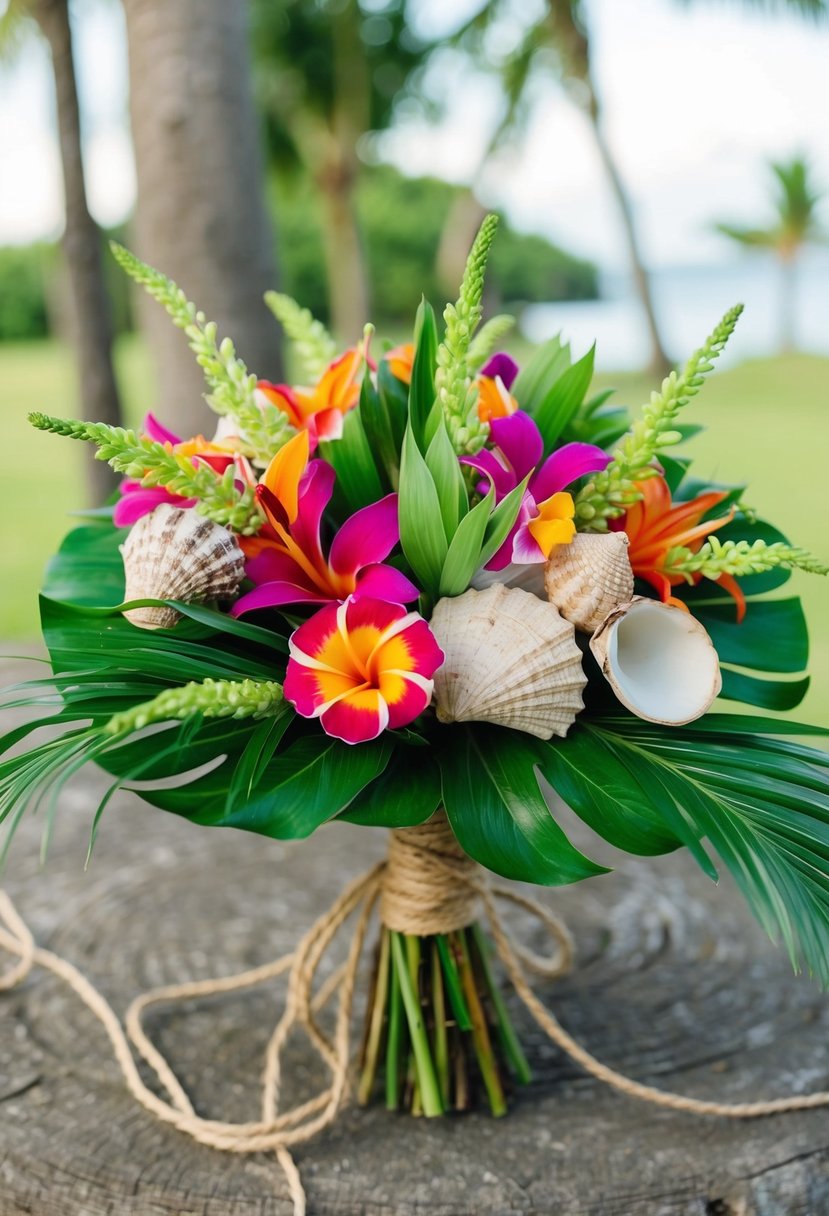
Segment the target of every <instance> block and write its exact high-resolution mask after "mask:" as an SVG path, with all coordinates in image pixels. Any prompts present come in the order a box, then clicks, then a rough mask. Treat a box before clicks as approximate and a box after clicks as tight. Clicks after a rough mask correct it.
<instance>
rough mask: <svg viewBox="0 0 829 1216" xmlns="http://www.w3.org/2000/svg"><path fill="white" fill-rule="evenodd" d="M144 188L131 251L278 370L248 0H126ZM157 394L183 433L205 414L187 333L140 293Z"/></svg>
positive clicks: (264, 366) (266, 366) (250, 361)
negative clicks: (268, 301) (268, 303)
mask: <svg viewBox="0 0 829 1216" xmlns="http://www.w3.org/2000/svg"><path fill="white" fill-rule="evenodd" d="M124 12H125V14H126V19H127V38H128V45H129V67H130V113H131V120H132V134H133V142H134V146H135V163H136V169H137V178H138V198H137V202H136V211H135V233H136V252H137V253H138V254H139V255H140V256H141V257H142V258H144V259H145V260H146V261H148V262H150V263H151V264H152V265H154V266H158V267H159V268H160V269H161V270H163V271H164V273H165V274H168V275H169V276H170V277H171V278H173V279H175V280H176V282H177V283H179V285H180V286H181V287H182V288H183V289H184V291H186V293H187V295H188V296H189V298H190V299H192V300H194V301H195V302H196V303H197V304H198V306H199V308H201V309H203V310H204V312H205V313H206V314H207V316H208V317H209V318H210V319H211V320H214V321H215V322H216V323H217V325H218V328H219V333H220V334H222V335H228V334H229V335H231V336H232V337H233V340H234V342H236V344H237V346H238V349H239V353H240V355H241V357H242V358H243V359H244V360H245V362H246V363H247V365H248V367H249V368H250V370H251V371H254V372H256V373H257V374H258V375H260V376H266V377H268V378H270V379H278V378H279V377H280V375H281V359H280V344H279V331H278V327H277V326H276V324H275V323H274V320H273V318H272V317H271V316H270V314H269V313H268V310H267V309H266V308H265V306H264V304H263V302H262V295H263V293H264V292H265V291H266V290H267V289H268V288H270V287H274V286H275V285H276V284H275V281H274V280H275V272H274V238H273V233H272V230H271V226H270V220H269V217H268V215H267V211H266V207H265V199H264V186H263V173H262V153H261V147H260V131H259V124H258V122H257V118H256V113H255V110H254V106H253V89H252V85H251V56H250V48H249V28H248V17H249V14H248V5H247V3H246V2H245V0H175V3H160V2H159V0H124ZM142 305H143V306H144V308H145V311H144V313H143V319H144V322H145V326H146V331H147V334H148V337H149V339H150V346H151V350H152V354H153V357H154V360H155V363H156V372H157V377H158V390H159V391H158V405H159V409H160V410H161V412H162V414H163V416H164V417H165V418H166V419H168V421H169V424H170V425H172V426H174V427H175V428H176V429H179V430H181V431H184V432H186V433H187V434H198V432H199V430H202V429H205V428H207V427H208V426H209V425H210V421H211V420H210V415H209V413H208V411H207V408H206V407H205V405H204V402H203V400H202V394H203V392H204V384H203V381H202V376H201V372H200V370H199V368H198V367H197V366H196V365H195V362H194V360H193V357H192V354H191V353H190V351H189V350H188V349H187V343H186V340H185V339H184V336H183V335H182V334H181V333H180V332H179V331H178V330H177V329H175V328H174V327H173V326H172V325H170V322H169V319H168V318H167V316H166V315H165V313H164V311H163V309H160V308H159V307H158V306H157V305H156V304H155V303H154V302H153V301H150V300H142Z"/></svg>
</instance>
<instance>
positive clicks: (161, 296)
mask: <svg viewBox="0 0 829 1216" xmlns="http://www.w3.org/2000/svg"><path fill="white" fill-rule="evenodd" d="M111 248H112V252H113V255H114V257H115V260H116V261H117V262H118V264H119V265H120V266H121V267H122V268H123V269H124V270H125V271H126V273H127V274H128V275H129V276H130V278H132V279H134V280H135V282H136V283H139V284H140V285H141V286H142V287H143V288H144V289H145V290H146V291H147V293H148V294H149V295H150V296H152V298H153V299H154V300H156V301H157V302H158V303H159V304H161V306H162V307H163V308H164V310H165V311H166V312H167V314H168V316H169V317H170V320H171V321H172V322H173V324H174V325H175V326H177V327H178V328H179V329H181V330H183V331H184V333H185V334H186V336H187V341H188V344H189V346H190V349H191V350H192V351H193V353H194V354H195V356H196V361H197V363H198V364H199V367H201V369H202V371H203V372H204V375H205V379H206V380H207V383H208V385H209V386H210V389H211V390H212V391H211V392H210V394H209V395H208V397H207V401H208V404H209V405H210V406H211V407H212V408H213V409H214V410H215V411H216V413H218V414H227V415H229V416H230V417H231V418H233V419H234V421H235V422H236V423H237V424H238V427H239V433H240V435H241V437H242V438H243V439H244V440H245V442H246V443H247V444H248V445H249V447H250V454H251V455H252V456H253V457H254V459H257V460H260V461H262V462H263V463H267V462H268V461H269V460H270V459H271V457H272V456H273V455H274V453H275V452H277V451H278V450H279V448H280V447H282V445H283V444H284V443H286V442H287V440H288V439H290V437H291V435H292V434H293V433H294V430H293V427H292V426H291V424H290V423H289V421H288V418H287V416H286V415H285V414H284V413H283V412H282V411H281V410H280V409H277V407H276V406H274V405H272V404H271V403H270V402H261V401H257V400H256V399H255V397H254V390H255V388H256V376H253V375H250V374H249V373H248V370H247V368H246V367H245V365H244V363H243V362H242V360H241V359H239V358H238V357H237V355H236V349H235V347H234V345H233V342H232V341H231V339H230V338H223V339H222V340H221V341H218V337H217V328H216V324H215V322H213V321H208V320H206V318H205V315H204V313H203V312H200V311H199V310H198V309H197V308H196V306H195V304H193V303H191V301H190V300H188V299H187V297H186V296H185V294H184V292H183V291H182V290H181V288H180V287H178V286H177V285H176V284H175V283H174V282H173V281H172V279H168V278H167V276H166V275H163V274H161V273H160V271H158V270H154V269H153V268H152V266H147V265H146V263H144V262H141V261H140V260H139V259H138V258H137V257H135V256H134V254H132V253H130V252H129V250H127V249H125V248H124V247H123V246H122V245H118V244H116V243H115V242H113V243H112V245H111Z"/></svg>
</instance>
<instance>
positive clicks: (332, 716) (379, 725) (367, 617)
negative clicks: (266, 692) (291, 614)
mask: <svg viewBox="0 0 829 1216" xmlns="http://www.w3.org/2000/svg"><path fill="white" fill-rule="evenodd" d="M289 646H290V651H291V657H290V658H289V660H288V667H287V671H286V674H285V683H284V685H283V690H284V693H285V700H286V701H289V702H290V703H291V704H292V705H293V706H294V708H295V709H296V711H297V713H299V714H301V715H302V716H303V717H304V718H319V720H320V723H321V725H322V728H323V730H324V731H325V732H326V733H327V734H329V735H333V737H334V738H336V739H342V740H343V741H344V742H345V743H365V742H368V741H369V740H370V739H376V738H377V736H378V735H379V734H381V733H382V732H383V731H384V730H386V729H387V728H388V729H390V730H395V729H396V728H397V727H400V726H406V725H407V724H408V723H409V722H412V721H413V720H414V719H415V718H416V717H417V716H418V714H421V713H422V712H423V710H424V709H425V708H426V706H427V705H428V704H429V702H430V701H431V699H432V690H433V687H434V682H433V680H432V676H433V675H434V673H435V672H436V671H437V669H438V667H440V665H441V663H442V662H443V657H444V656H443V652H442V650H441V649H440V647H439V646H438V644H437V642H436V641H435V639H434V636H433V634H432V632H431V630H430V629H429V626H428V625H427V624H426V621H425V620H424V619H423V617H422V616H419V615H418V613H416V612H407V611H406V609H405V608H403V607H402V606H401V605H400V604H389V603H386V602H385V601H383V600H376V599H368V598H364V597H362V596H360V597H355V596H349V597H348V599H346V600H344V601H343V603H341V604H328V605H327V606H326V607H325V608H322V609H320V611H319V612H317V613H315V614H314V615H313V616H312V617H311V619H310V620H308V621H306V622H305V624H303V625H300V627H299V629H297V630H296V632H295V633H294V634H293V635H292V636H291V639H290V642H289Z"/></svg>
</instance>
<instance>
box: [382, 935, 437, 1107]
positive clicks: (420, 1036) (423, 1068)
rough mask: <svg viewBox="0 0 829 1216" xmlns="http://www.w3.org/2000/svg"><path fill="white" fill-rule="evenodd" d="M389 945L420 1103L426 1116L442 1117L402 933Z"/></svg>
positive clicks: (393, 936) (429, 1053)
mask: <svg viewBox="0 0 829 1216" xmlns="http://www.w3.org/2000/svg"><path fill="white" fill-rule="evenodd" d="M410 940H411V939H410ZM391 946H392V954H393V956H394V961H395V967H396V970H397V977H398V980H399V983H400V989H401V992H402V996H403V1006H404V1009H405V1011H406V1020H407V1021H408V1024H409V1034H410V1036H411V1041H412V1051H413V1053H414V1058H415V1064H416V1067H417V1079H418V1082H419V1088H420V1093H421V1099H422V1102H423V1113H424V1114H425V1115H426V1116H427V1117H429V1118H432V1117H434V1116H435V1115H441V1114H443V1104H442V1102H441V1100H440V1090H439V1088H438V1083H437V1078H436V1077H435V1069H434V1065H433V1063H432V1054H431V1051H430V1050H429V1040H428V1037H427V1035H426V1030H425V1027H424V1024H423V1016H422V1011H421V1008H420V1000H419V998H418V994H417V992H416V991H415V987H414V985H413V984H412V979H411V974H410V972H409V969H408V967H407V957H406V946H405V939H404V936H403V934H402V933H392V940H391ZM418 954H419V944H418Z"/></svg>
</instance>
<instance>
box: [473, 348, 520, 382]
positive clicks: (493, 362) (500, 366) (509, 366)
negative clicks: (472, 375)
mask: <svg viewBox="0 0 829 1216" xmlns="http://www.w3.org/2000/svg"><path fill="white" fill-rule="evenodd" d="M481 375H482V376H491V377H492V379H493V380H494V379H495V377H496V376H500V377H501V379H502V381H503V383H504V388H506V389H511V388H512V386H513V382H514V381H515V377H516V376H517V375H518V364H517V363H516V362H515V360H514V359H513V358H512V356H511V355H508V354H506V353H505V352H504V351H497V352H496V354H494V355H493V356H492V358H491V359H489V360H488V361H487V362H486V363H485V364H484V366H483V367H482V368H481Z"/></svg>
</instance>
